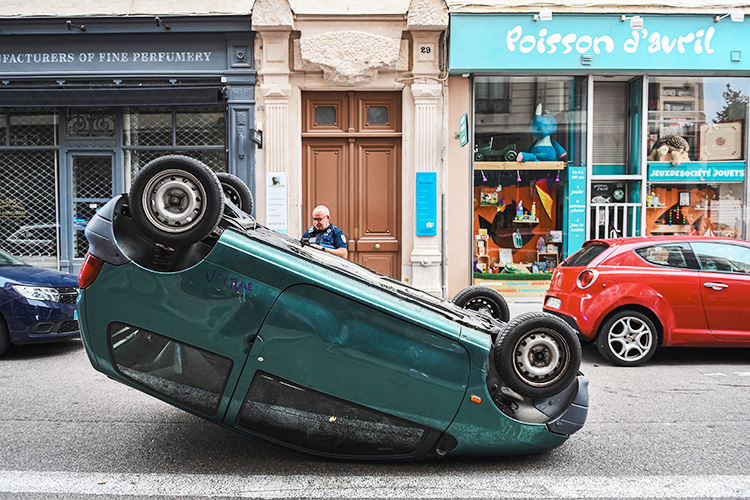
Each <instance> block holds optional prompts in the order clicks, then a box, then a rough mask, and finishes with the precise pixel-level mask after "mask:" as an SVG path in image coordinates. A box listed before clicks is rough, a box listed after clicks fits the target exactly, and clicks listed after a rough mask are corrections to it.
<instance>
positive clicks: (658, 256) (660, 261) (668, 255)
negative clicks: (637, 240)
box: [635, 245, 689, 268]
mask: <svg viewBox="0 0 750 500" xmlns="http://www.w3.org/2000/svg"><path fill="white" fill-rule="evenodd" d="M635 253H637V254H638V255H640V256H641V257H642V258H643V259H645V260H646V261H647V262H650V263H652V264H657V265H660V266H669V267H681V268H688V267H689V266H688V261H687V259H686V258H685V252H684V250H683V248H682V247H681V246H679V245H652V246H649V247H643V248H637V249H636V250H635Z"/></svg>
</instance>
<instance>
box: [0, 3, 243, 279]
mask: <svg viewBox="0 0 750 500" xmlns="http://www.w3.org/2000/svg"><path fill="white" fill-rule="evenodd" d="M250 26H251V23H250V17H249V16H213V17H172V18H168V19H159V18H154V17H147V18H146V17H138V18H130V17H123V18H93V17H92V18H85V19H84V18H81V19H62V18H60V19H23V20H22V19H17V20H12V21H7V22H6V23H4V24H3V30H2V32H1V33H0V248H3V249H6V250H8V251H10V252H12V253H14V254H16V255H19V256H21V257H22V258H25V259H26V260H29V261H30V262H32V263H36V264H39V265H42V266H45V267H52V268H56V267H59V268H60V269H62V270H66V271H71V272H75V271H76V270H77V268H78V266H79V265H80V261H81V259H82V258H83V257H84V256H85V252H86V248H87V247H86V241H85V239H84V238H83V236H82V235H83V228H84V227H85V226H86V223H87V222H88V220H89V218H90V217H91V215H93V213H94V212H95V211H96V209H97V208H98V207H99V206H101V204H102V203H103V202H105V201H106V200H108V199H109V198H110V197H111V196H113V195H115V194H117V193H120V192H123V191H126V190H127V189H128V187H129V185H130V179H131V178H132V177H133V176H134V175H135V174H137V172H138V171H139V169H140V168H141V167H142V166H143V165H144V164H145V163H147V162H148V161H150V160H151V159H153V158H155V157H158V156H161V155H164V154H176V153H178V154H185V155H189V156H193V157H196V158H198V159H200V160H201V161H203V162H204V163H206V164H207V165H209V166H210V167H211V168H212V169H214V170H217V171H229V172H231V173H233V174H235V175H237V176H239V177H240V178H242V179H244V180H245V181H246V182H247V183H248V184H249V185H250V187H251V189H253V188H254V186H253V184H252V180H253V178H254V175H253V170H254V153H255V151H254V150H255V145H254V144H253V142H252V141H251V140H250V138H251V137H253V130H252V126H253V123H254V113H255V109H254V103H255V98H254V86H255V69H254V67H253V56H252V54H253V34H252V32H251V31H250Z"/></svg>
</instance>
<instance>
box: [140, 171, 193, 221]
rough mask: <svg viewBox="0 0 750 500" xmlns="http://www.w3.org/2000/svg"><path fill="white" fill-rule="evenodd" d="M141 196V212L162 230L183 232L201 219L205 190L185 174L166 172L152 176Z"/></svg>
mask: <svg viewBox="0 0 750 500" xmlns="http://www.w3.org/2000/svg"><path fill="white" fill-rule="evenodd" d="M144 193H145V194H144V199H143V204H144V208H145V212H146V214H147V216H148V218H149V220H150V221H151V222H152V223H153V224H154V225H155V226H157V227H159V228H161V229H162V230H163V231H167V232H172V233H178V232H182V231H186V230H188V229H189V228H191V227H193V226H194V225H195V224H196V223H198V221H200V220H201V218H202V217H203V212H204V200H205V198H206V194H205V191H204V189H203V186H202V185H201V184H200V182H198V180H197V179H196V178H195V177H193V176H192V175H190V174H188V173H187V172H185V171H182V170H167V171H164V172H162V173H161V175H156V176H154V178H153V179H151V181H150V182H149V183H148V185H147V186H146V189H145V191H144Z"/></svg>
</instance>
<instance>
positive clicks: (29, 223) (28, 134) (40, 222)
mask: <svg viewBox="0 0 750 500" xmlns="http://www.w3.org/2000/svg"><path fill="white" fill-rule="evenodd" d="M57 128H58V121H57V115H56V113H55V112H54V111H53V110H51V109H25V110H0V248H3V249H4V250H6V251H8V252H10V253H12V254H14V255H16V256H18V257H20V258H22V259H23V260H25V261H27V262H29V263H31V264H35V265H40V266H43V267H50V268H56V267H57V258H58V257H57V256H58V244H59V236H58V229H59V223H58V217H57V191H56V188H55V186H56V184H57V183H56V178H57V167H58V149H57Z"/></svg>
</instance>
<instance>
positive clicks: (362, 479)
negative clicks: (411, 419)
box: [0, 471, 750, 499]
mask: <svg viewBox="0 0 750 500" xmlns="http://www.w3.org/2000/svg"><path fill="white" fill-rule="evenodd" d="M0 493H15V494H68V495H72V496H75V495H97V496H98V495H101V496H115V495H136V496H137V495H141V496H147V495H164V496H169V497H172V498H178V497H192V498H196V497H207V498H208V497H211V498H221V497H233V498H394V497H395V498H455V497H460V498H486V499H490V498H597V499H601V498H613V499H616V498H633V499H639V498H685V499H689V498H748V497H750V475H707V476H680V475H669V476H619V477H616V476H538V475H519V474H504V473H502V472H498V473H493V474H489V473H481V474H467V475H466V476H457V475H453V474H449V475H445V474H442V475H437V474H429V475H382V476H373V475H365V476H330V475H325V476H316V475H290V476H278V475H274V476H269V475H249V476H237V475H217V474H125V473H116V474H110V473H106V472H101V473H82V472H43V471H0Z"/></svg>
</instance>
